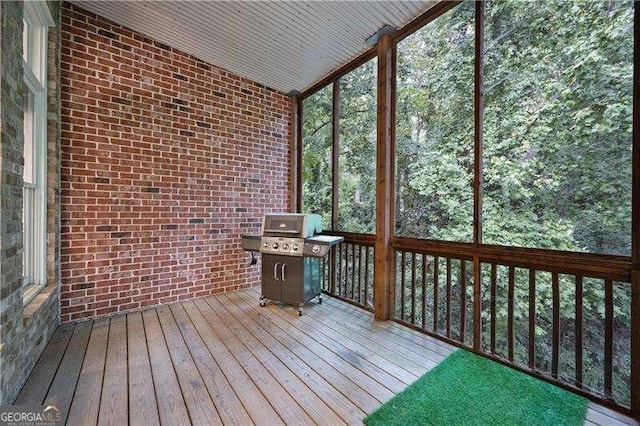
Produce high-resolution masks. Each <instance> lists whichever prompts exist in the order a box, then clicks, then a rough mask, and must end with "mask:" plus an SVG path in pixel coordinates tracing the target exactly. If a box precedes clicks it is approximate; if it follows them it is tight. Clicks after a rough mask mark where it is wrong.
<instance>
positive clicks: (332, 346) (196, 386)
mask: <svg viewBox="0 0 640 426" xmlns="http://www.w3.org/2000/svg"><path fill="white" fill-rule="evenodd" d="M258 297H259V293H258V292H257V291H256V289H247V290H242V291H237V292H233V293H226V294H220V295H216V296H212V297H209V298H206V299H197V300H192V301H186V302H181V303H176V304H173V305H170V306H161V307H157V308H152V309H149V310H146V311H143V312H133V313H128V314H126V315H120V316H114V317H111V318H106V319H100V320H96V321H86V322H81V323H78V324H65V325H62V326H61V327H59V328H58V330H57V331H56V333H55V334H54V337H53V339H52V341H51V342H50V343H49V344H48V345H47V348H46V349H45V352H44V353H43V356H42V357H41V359H40V360H39V361H38V363H37V365H36V367H35V368H34V371H33V373H32V375H31V377H30V379H29V380H28V381H27V383H26V384H25V386H24V388H23V389H22V391H21V392H20V394H19V397H18V400H17V401H16V403H29V402H30V403H36V404H40V403H43V402H44V403H46V404H51V405H56V406H57V407H58V408H59V409H60V411H61V413H62V414H63V417H64V418H65V419H67V421H68V424H97V423H103V424H127V423H128V424H136V425H142V424H145V425H159V424H176V425H182V424H228V425H236V424H242V425H245V424H247V425H249V424H256V425H266V424H268V425H278V424H280V425H281V424H296V425H297V424H313V423H316V424H341V423H347V424H361V423H362V420H363V419H364V417H365V416H366V415H367V414H368V413H370V412H372V411H373V410H375V409H376V408H377V407H378V406H380V405H381V404H382V403H383V402H385V401H387V400H389V399H390V398H392V397H393V395H394V394H396V393H398V392H400V391H402V390H403V389H404V388H405V387H406V386H407V385H408V384H409V383H411V382H413V381H414V380H415V379H416V378H418V377H419V376H421V375H422V374H424V373H425V372H426V371H428V370H429V369H430V368H432V367H433V366H434V365H437V364H438V363H439V362H440V361H442V360H443V359H444V358H445V357H446V356H448V355H449V354H450V353H452V352H453V351H454V350H455V348H454V347H453V346H451V345H449V344H447V343H445V342H443V341H440V340H437V339H434V338H432V337H430V336H427V335H425V334H423V333H419V332H417V331H415V330H412V329H409V328H407V327H404V326H402V325H400V324H398V323H395V322H391V321H376V320H375V319H374V318H373V315H372V314H371V313H370V312H368V311H365V310H362V309H360V308H358V307H356V306H354V305H350V304H348V303H345V302H343V301H340V300H338V299H334V298H331V297H328V296H327V297H324V300H325V303H323V304H322V305H319V304H315V303H310V304H308V305H307V307H306V308H305V311H304V315H303V316H302V317H298V310H297V307H289V306H284V307H281V306H279V305H277V304H273V303H271V304H269V305H268V306H266V307H264V308H262V307H259V305H258ZM67 414H68V417H67ZM585 424H588V425H609V424H614V425H637V423H636V422H634V421H633V420H632V419H630V418H628V417H625V416H623V415H621V414H620V413H617V412H615V411H612V410H609V409H607V408H605V407H602V406H599V405H597V404H594V403H590V404H589V408H588V410H587V417H586V420H585Z"/></svg>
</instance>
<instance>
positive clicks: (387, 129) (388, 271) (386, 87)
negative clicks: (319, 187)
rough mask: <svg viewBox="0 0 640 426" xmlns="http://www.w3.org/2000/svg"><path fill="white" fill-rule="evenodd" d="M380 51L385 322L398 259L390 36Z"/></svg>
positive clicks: (379, 224)
mask: <svg viewBox="0 0 640 426" xmlns="http://www.w3.org/2000/svg"><path fill="white" fill-rule="evenodd" d="M377 49H378V127H377V134H378V140H377V165H376V181H377V184H376V240H375V266H374V277H375V278H374V293H373V299H374V303H373V304H374V308H375V317H376V319H380V320H386V319H389V318H390V317H391V313H392V309H393V299H394V297H393V293H394V285H393V283H394V276H395V273H394V272H395V262H394V259H395V256H394V253H393V249H392V247H391V237H392V235H393V231H394V229H393V228H394V221H393V214H394V211H393V210H394V207H393V205H394V203H393V201H394V199H393V193H394V190H393V163H394V153H393V139H394V134H393V133H394V122H393V121H394V119H395V114H394V107H395V102H394V97H395V83H396V76H395V46H394V43H393V40H392V38H391V36H390V35H384V36H382V37H381V38H380V40H379V41H378V45H377Z"/></svg>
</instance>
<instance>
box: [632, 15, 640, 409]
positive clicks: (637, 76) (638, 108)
mask: <svg viewBox="0 0 640 426" xmlns="http://www.w3.org/2000/svg"><path fill="white" fill-rule="evenodd" d="M633 28H634V29H633V31H634V49H633V51H634V54H633V136H632V138H633V139H632V140H633V148H632V153H633V156H632V170H633V172H632V173H633V178H632V187H631V188H632V189H631V219H632V220H631V415H632V416H633V417H634V418H635V419H636V420H640V97H639V93H640V52H639V51H638V50H639V49H640V3H638V2H634V12H633Z"/></svg>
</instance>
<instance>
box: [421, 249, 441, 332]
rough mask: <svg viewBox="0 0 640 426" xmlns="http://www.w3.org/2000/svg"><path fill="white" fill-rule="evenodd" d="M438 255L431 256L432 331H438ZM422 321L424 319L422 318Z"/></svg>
mask: <svg viewBox="0 0 640 426" xmlns="http://www.w3.org/2000/svg"><path fill="white" fill-rule="evenodd" d="M438 280H439V277H438V256H433V332H434V333H437V332H438V288H439V283H438ZM423 322H424V320H423Z"/></svg>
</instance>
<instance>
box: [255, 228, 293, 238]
mask: <svg viewBox="0 0 640 426" xmlns="http://www.w3.org/2000/svg"><path fill="white" fill-rule="evenodd" d="M299 233H300V231H298V230H297V229H265V230H264V233H263V235H269V236H274V237H278V236H279V234H299Z"/></svg>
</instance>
